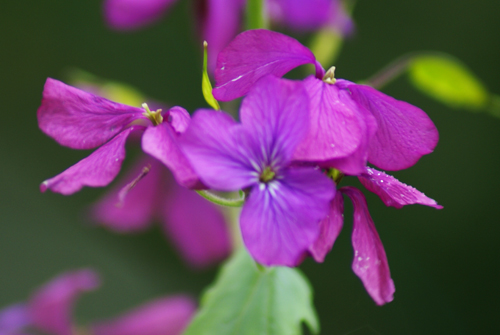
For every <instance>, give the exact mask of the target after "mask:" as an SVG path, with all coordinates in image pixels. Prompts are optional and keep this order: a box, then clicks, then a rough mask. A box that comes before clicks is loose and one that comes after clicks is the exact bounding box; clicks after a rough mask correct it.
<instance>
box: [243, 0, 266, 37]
mask: <svg viewBox="0 0 500 335" xmlns="http://www.w3.org/2000/svg"><path fill="white" fill-rule="evenodd" d="M264 2H265V1H264V0H248V1H247V8H246V13H247V14H246V29H248V30H250V29H269V17H268V15H267V12H266V7H265V6H266V4H265V3H264Z"/></svg>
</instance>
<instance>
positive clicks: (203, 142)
mask: <svg viewBox="0 0 500 335" xmlns="http://www.w3.org/2000/svg"><path fill="white" fill-rule="evenodd" d="M247 135H248V134H247V133H245V129H243V127H242V126H241V125H240V124H238V123H236V122H235V121H234V120H233V118H232V117H231V116H229V115H227V114H226V113H224V112H219V111H214V110H207V109H201V110H198V111H197V112H196V113H195V114H194V116H193V119H192V120H191V123H190V125H189V127H188V129H187V130H186V132H185V133H184V134H183V135H182V136H181V138H180V141H179V143H180V145H181V148H182V151H183V152H184V154H185V155H186V157H188V159H189V161H190V163H191V165H192V166H193V168H194V170H195V171H196V173H197V174H198V175H199V176H200V179H201V180H202V182H203V183H204V184H205V185H207V186H208V187H210V188H213V189H216V190H219V191H235V190H239V189H242V188H245V187H247V186H249V185H251V184H253V183H254V182H255V181H256V180H258V176H257V175H256V174H255V168H254V167H253V165H252V162H256V161H257V160H256V159H255V158H254V157H253V155H252V153H251V152H249V149H248V147H249V145H248V143H246V142H245V141H246V140H247V137H248V136H247Z"/></svg>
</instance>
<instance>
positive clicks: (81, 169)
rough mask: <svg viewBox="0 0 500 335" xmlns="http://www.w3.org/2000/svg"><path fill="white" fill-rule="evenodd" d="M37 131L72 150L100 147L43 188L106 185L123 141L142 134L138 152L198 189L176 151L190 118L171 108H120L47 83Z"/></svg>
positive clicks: (122, 150)
mask: <svg viewBox="0 0 500 335" xmlns="http://www.w3.org/2000/svg"><path fill="white" fill-rule="evenodd" d="M37 115H38V125H39V127H40V129H41V130H42V131H43V132H44V133H45V134H47V135H49V136H50V137H52V138H53V139H55V140H56V141H57V142H58V143H59V144H61V145H64V146H67V147H70V148H73V149H91V148H95V147H98V146H100V147H99V148H98V149H97V150H96V151H94V152H93V153H92V154H91V155H90V156H88V157H87V158H84V159H83V160H81V161H80V162H78V163H77V164H75V165H73V166H72V167H70V168H69V169H67V170H66V171H64V172H62V173H61V174H59V175H57V176H55V177H53V178H50V179H48V180H46V181H44V182H43V183H42V184H41V185H40V190H41V191H42V192H44V191H45V190H47V189H50V190H52V191H53V192H58V193H61V194H64V195H69V194H72V193H74V192H77V191H79V190H80V189H81V188H82V187H83V186H91V187H101V186H106V185H108V184H109V183H110V182H111V181H112V180H113V179H114V178H115V177H116V175H117V174H118V172H119V171H120V168H121V165H122V162H123V160H124V158H125V142H126V140H127V137H128V136H129V135H130V134H131V133H132V132H142V133H143V135H142V149H143V151H144V152H146V153H148V154H150V155H151V156H153V157H155V158H156V159H158V160H159V161H161V162H162V163H163V164H165V165H166V166H167V167H168V168H169V169H171V171H172V172H173V173H174V176H175V178H176V180H177V181H178V182H179V183H180V184H181V185H183V186H186V187H194V188H196V187H201V184H200V183H199V180H198V177H197V176H196V174H195V173H194V171H193V170H192V168H191V166H190V165H189V163H188V161H187V160H186V158H185V157H184V155H183V154H182V153H181V152H180V151H179V148H178V146H177V138H178V136H179V134H180V133H181V132H183V131H184V130H185V129H186V127H187V125H188V124H189V114H188V113H187V112H186V111H185V110H184V109H183V108H181V107H173V108H171V109H170V110H169V111H168V112H166V113H164V114H161V110H158V111H155V112H151V111H150V110H149V108H148V107H147V106H146V105H145V106H144V109H141V108H137V107H131V106H127V105H122V104H119V103H115V102H112V101H109V100H107V99H104V98H101V97H98V96H95V95H93V94H90V93H87V92H84V91H82V90H79V89H77V88H74V87H71V86H68V85H65V84H63V83H62V82H60V81H57V80H54V79H51V78H49V79H47V82H46V83H45V87H44V91H43V100H42V105H41V106H40V108H39V109H38V114H37Z"/></svg>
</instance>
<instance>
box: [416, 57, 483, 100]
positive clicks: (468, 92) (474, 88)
mask: <svg viewBox="0 0 500 335" xmlns="http://www.w3.org/2000/svg"><path fill="white" fill-rule="evenodd" d="M408 71H409V76H410V81H411V82H412V83H413V85H415V86H416V87H417V88H418V89H420V90H421V91H422V92H424V93H425V94H427V95H429V96H431V97H433V98H434V99H436V100H438V101H440V102H442V103H444V104H446V105H448V106H450V107H454V108H459V107H460V108H466V109H471V110H479V109H482V108H484V107H485V106H486V105H487V103H488V95H489V93H488V91H487V90H486V88H485V87H484V85H483V84H482V83H481V82H480V80H479V79H478V78H477V77H476V76H475V75H474V74H473V73H472V72H471V71H470V70H469V69H468V68H467V67H466V66H465V65H464V64H462V63H461V62H460V61H458V60H456V59H455V58H452V57H451V56H448V55H444V54H443V55H438V54H434V55H422V56H416V57H415V58H413V59H412V61H411V62H410V64H409V68H408Z"/></svg>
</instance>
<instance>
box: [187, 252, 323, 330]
mask: <svg viewBox="0 0 500 335" xmlns="http://www.w3.org/2000/svg"><path fill="white" fill-rule="evenodd" d="M302 322H305V323H306V324H307V325H308V327H309V329H310V330H311V331H312V332H313V333H314V334H317V333H318V331H319V324H318V320H317V317H316V313H315V311H314V307H313V305H312V289H311V287H310V285H309V283H308V281H307V279H306V278H305V277H304V275H303V274H302V273H301V272H300V271H299V270H297V269H293V268H285V267H273V268H266V267H263V266H261V265H257V264H256V263H255V262H254V261H253V260H252V258H251V257H250V256H249V255H248V254H247V252H246V251H245V250H244V249H240V250H239V251H238V252H236V253H235V255H234V256H233V257H232V258H231V259H230V260H229V261H228V262H227V263H226V264H225V265H224V266H223V267H222V270H221V272H220V273H219V276H218V278H217V280H216V282H215V284H214V285H213V286H212V287H211V288H210V289H209V290H208V291H207V292H206V293H205V294H204V295H203V297H202V301H201V307H200V310H199V311H198V314H197V315H196V316H195V318H194V320H193V321H192V323H191V324H190V325H189V327H188V329H187V330H186V332H185V333H184V335H214V334H217V335H229V334H231V335H299V334H301V333H302Z"/></svg>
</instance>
